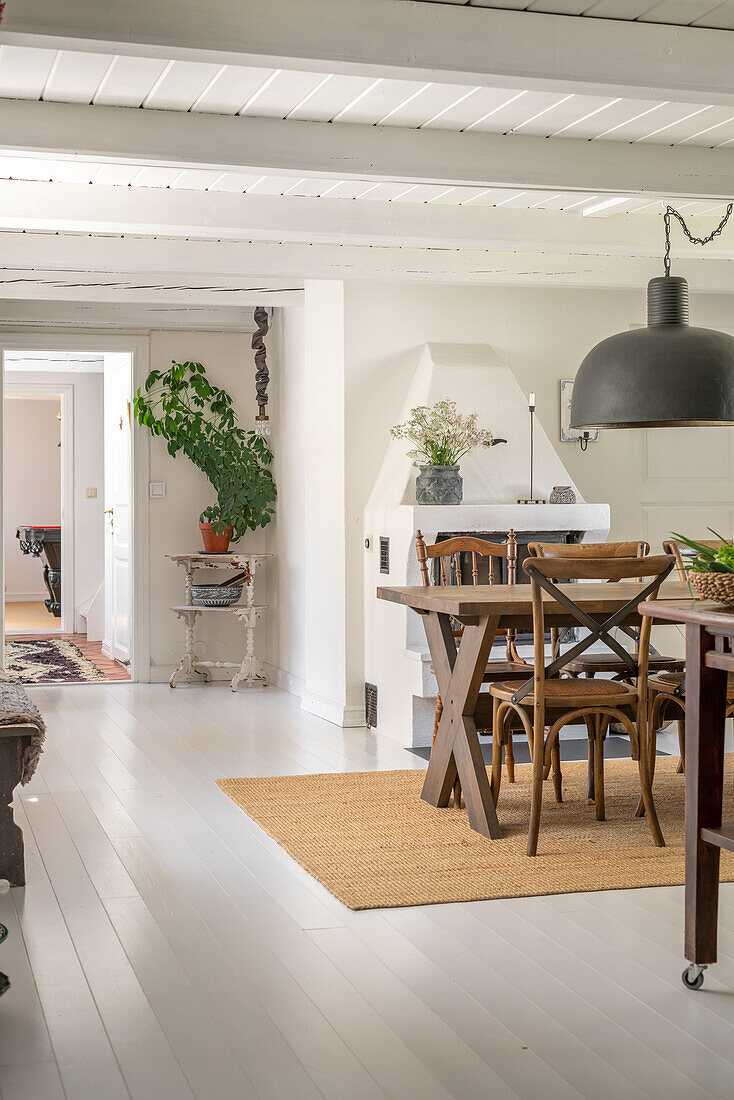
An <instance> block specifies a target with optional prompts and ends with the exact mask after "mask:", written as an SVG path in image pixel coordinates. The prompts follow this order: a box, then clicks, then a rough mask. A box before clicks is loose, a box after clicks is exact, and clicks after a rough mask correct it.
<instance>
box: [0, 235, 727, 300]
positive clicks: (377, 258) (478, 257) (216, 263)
mask: <svg viewBox="0 0 734 1100" xmlns="http://www.w3.org/2000/svg"><path fill="white" fill-rule="evenodd" d="M0 257H2V264H3V267H2V268H0V298H12V297H14V296H21V297H27V296H28V294H37V295H38V297H39V298H41V297H43V296H44V290H43V287H42V286H38V287H37V289H36V290H33V291H32V290H29V289H27V288H28V287H29V286H31V285H32V282H31V283H22V284H19V283H18V279H19V278H24V279H28V278H29V277H30V279H31V280H33V279H34V278H35V277H36V276H37V275H38V273H39V272H40V273H46V274H47V277H48V278H49V280H50V281H54V280H55V281H57V282H59V281H60V278H61V277H62V276H63V278H64V279H65V280H67V281H68V282H69V283H70V284H73V285H74V292H75V293H76V294H77V295H78V296H79V297H81V296H82V295H88V296H89V298H90V299H91V300H97V299H96V298H95V294H94V288H95V284H98V283H100V282H103V281H104V280H103V275H104V274H105V273H107V274H112V275H114V276H115V278H116V280H117V281H120V282H122V281H125V282H127V283H132V282H133V276H134V281H135V283H136V285H137V287H138V289H137V291H135V292H134V293H137V294H138V295H139V298H140V300H141V301H148V300H149V290H148V289H147V285H148V283H149V282H152V281H153V277H154V278H155V283H156V285H163V284H164V283H168V284H170V285H171V286H175V285H179V284H181V285H184V286H190V285H191V277H190V272H192V271H195V272H197V277H198V278H199V279H201V280H202V281H203V280H206V282H207V283H208V284H209V285H216V286H218V287H220V288H222V287H225V286H226V285H228V284H227V282H226V281H227V280H239V283H240V285H242V281H243V280H244V278H245V276H244V275H243V272H258V278H259V279H260V280H261V285H264V286H265V285H267V282H269V281H270V280H273V279H281V280H299V282H296V283H293V284H292V285H293V286H295V287H298V286H299V285H300V280H303V279H306V278H315V279H377V280H381V281H409V282H424V283H456V284H464V283H469V284H484V285H499V286H506V285H524V286H545V287H559V286H565V287H625V288H634V289H635V290H636V291H637V292H638V293H639V294H640V301H641V303H642V301H643V298H644V287H645V284H646V282H647V280H648V279H649V278H651V277H652V276H653V275H659V274H660V259H659V257H634V256H632V257H628V256H604V255H595V254H592V255H562V254H558V253H551V252H547V253H531V252H526V253H523V252H520V251H515V252H494V251H479V250H476V249H444V248H424V249H420V248H400V249H396V248H374V247H365V246H362V245H351V244H345V245H333V244H306V243H302V242H293V243H287V244H286V243H278V242H272V241H206V240H190V239H183V238H168V239H162V238H146V237H107V236H99V237H96V236H89V235H83V234H63V233H10V232H2V233H0ZM674 272H675V274H679V275H683V276H685V277H687V278H688V279H689V281H690V284H691V291H692V294H693V295H694V297H695V294H696V293H702V292H710V293H722V294H731V288H732V286H734V260H730V259H726V258H719V257H718V256H717V257H715V258H714V257H709V256H706V257H704V258H701V255H700V253H699V254H698V258H693V257H689V256H686V257H685V258H683V259H680V260H678V261H677V262H676V263H675V265H674ZM85 286H87V287H88V288H89V289H87V290H85V289H84V287H85ZM59 293H60V292H59ZM225 293H226V291H225ZM202 294H204V295H207V294H208V295H209V297H204V298H203V299H201V300H203V301H207V300H211V292H206V291H204V290H202ZM191 300H192V299H191V298H188V299H187V301H191ZM270 300H271V301H275V303H276V304H277V297H276V296H271V298H270ZM182 305H185V302H183V303H182Z"/></svg>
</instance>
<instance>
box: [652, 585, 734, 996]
mask: <svg viewBox="0 0 734 1100" xmlns="http://www.w3.org/2000/svg"><path fill="white" fill-rule="evenodd" d="M639 610H640V613H641V614H642V615H650V616H652V618H654V619H660V620H663V621H665V622H673V623H685V626H686V680H685V699H686V907H685V912H686V916H685V929H686V930H685V957H686V958H687V959H688V960H689V962H690V966H688V967H686V969H685V970H684V971H683V984H684V985H685V986H686V988H687V989H700V988H701V986H702V985H703V975H704V970H706V968H707V967H708V966H709V965H710V964H711V963H715V962H716V940H717V930H718V909H719V862H720V854H721V849H722V848H726V849H728V850H729V851H734V821H731V822H728V823H725V824H722V817H723V794H724V730H725V724H726V685H727V677H728V673H730V672H734V611H732V610H729V609H727V608H726V607H725V606H724V605H723V604H719V603H713V602H712V601H710V600H693V599H689V600H651V601H646V602H645V603H641V604H640V607H639Z"/></svg>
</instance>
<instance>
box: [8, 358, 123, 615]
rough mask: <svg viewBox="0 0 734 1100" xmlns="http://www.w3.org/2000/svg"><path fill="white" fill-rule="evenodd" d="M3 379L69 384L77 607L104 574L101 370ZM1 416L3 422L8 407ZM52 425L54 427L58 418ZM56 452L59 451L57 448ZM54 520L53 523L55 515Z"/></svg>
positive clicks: (21, 374)
mask: <svg viewBox="0 0 734 1100" xmlns="http://www.w3.org/2000/svg"><path fill="white" fill-rule="evenodd" d="M6 381H7V382H12V383H13V385H25V386H28V387H29V392H32V388H33V384H34V383H40V384H44V385H47V386H48V385H50V386H53V385H71V386H73V387H74V391H73V404H74V559H75V560H74V602H75V605H76V607H79V606H80V605H81V604H83V603H84V602H85V601H86V600H88V599H89V598H90V596H93V595H94V593H95V592H96V591H97V588H98V587H99V584H100V582H101V580H102V579H103V577H104V514H103V512H104V428H103V376H102V374H100V373H96V372H79V371H40V370H35V369H34V370H32V371H8V372H7V373H6ZM8 404H9V405H10V402H9V403H8ZM54 416H55V414H54ZM5 419H6V425H7V423H8V417H7V413H6V418H5ZM56 427H57V431H58V421H57V422H56ZM57 439H58V435H57ZM23 453H25V455H26V458H28V457H29V456H31V455H32V452H30V451H29V450H28V444H27V440H26V445H25V450H24V452H23ZM5 454H6V456H7V458H8V463H9V465H8V467H7V471H6V485H7V483H8V480H9V477H8V475H9V472H10V471H11V470H12V468H13V466H12V463H13V458H12V457H11V452H10V451H9V450H8V449H7V448H6V451H5ZM57 454H59V455H60V454H61V451H60V450H59V449H57ZM88 487H89V488H96V490H97V497H96V499H87V497H86V495H85V491H86V489H87V488H88ZM55 522H56V523H58V522H59V520H58V519H57V520H56V521H55ZM14 534H15V532H14V531H13V535H14ZM7 538H8V532H7V530H6V531H5V539H6V543H5V547H6V551H5V552H6V559H5V560H6V570H7V562H8V560H9V558H10V557H12V548H10V549H8V545H7ZM36 564H37V563H36ZM62 584H63V578H62ZM77 625H79V624H77ZM70 628H71V627H70Z"/></svg>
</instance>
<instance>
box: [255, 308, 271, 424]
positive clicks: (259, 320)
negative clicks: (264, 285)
mask: <svg viewBox="0 0 734 1100" xmlns="http://www.w3.org/2000/svg"><path fill="white" fill-rule="evenodd" d="M255 324H256V325H257V332H255V333H253V335H252V350H253V351H254V352H255V367H256V368H257V369H256V371H255V394H256V401H257V409H258V412H257V416H256V417H255V423H256V425H257V430H258V431H259V432H262V434H263V435H266V434H267V433H268V431H269V428H270V425H269V420H270V418H269V417H268V414H267V413H266V411H265V410H266V408H267V404H268V382H269V381H270V374H269V372H268V365H267V363H266V361H265V359H266V355H267V350H266V348H265V337H266V335H267V332H268V329H269V328H270V323H269V320H268V311H267V310H266V309H263V307H262V306H258V307H257V309H256V310H255Z"/></svg>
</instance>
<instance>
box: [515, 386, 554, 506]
mask: <svg viewBox="0 0 734 1100" xmlns="http://www.w3.org/2000/svg"><path fill="white" fill-rule="evenodd" d="M528 412H529V413H530V496H529V497H525V498H522V497H520V498H519V499H518V502H517V503H518V504H547V503H548V502H547V501H546V499H545V497H534V496H533V479H534V466H535V394H534V393H531V394H530V399H529V400H528Z"/></svg>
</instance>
